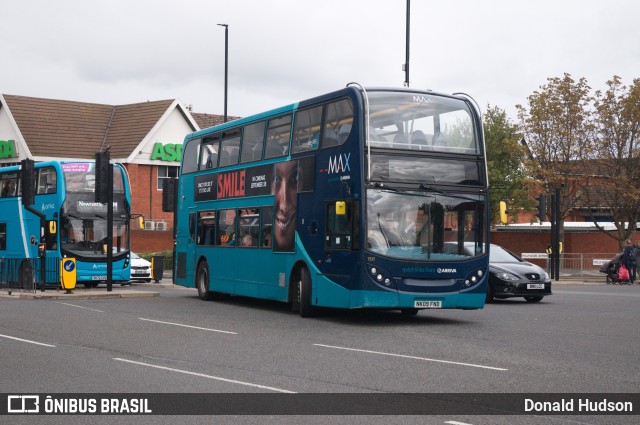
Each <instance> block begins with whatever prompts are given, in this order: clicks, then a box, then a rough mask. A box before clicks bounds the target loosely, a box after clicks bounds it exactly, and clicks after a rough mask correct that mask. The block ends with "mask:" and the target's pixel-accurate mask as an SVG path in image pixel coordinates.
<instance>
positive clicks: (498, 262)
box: [487, 244, 552, 303]
mask: <svg viewBox="0 0 640 425" xmlns="http://www.w3.org/2000/svg"><path fill="white" fill-rule="evenodd" d="M547 295H552V293H551V279H550V278H549V274H547V272H546V271H544V269H542V267H539V266H536V265H535V264H531V263H529V262H527V261H524V260H523V259H522V258H520V257H518V256H517V255H515V254H514V253H512V252H511V251H508V250H506V249H504V248H502V247H501V246H498V245H494V244H491V248H490V249H489V286H488V288H487V302H488V303H489V302H492V301H493V299H494V298H500V299H504V298H512V297H524V299H525V300H527V301H529V302H531V303H537V302H539V301H541V300H542V298H544V297H546V296H547Z"/></svg>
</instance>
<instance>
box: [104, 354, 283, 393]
mask: <svg viewBox="0 0 640 425" xmlns="http://www.w3.org/2000/svg"><path fill="white" fill-rule="evenodd" d="M113 360H117V361H119V362H125V363H131V364H136V365H140V366H147V367H152V368H155V369H162V370H168V371H170V372H178V373H184V374H185V375H192V376H198V377H200V378H207V379H214V380H216V381H222V382H229V383H231V384H238V385H246V386H248V387H254V388H260V389H262V390H269V391H275V392H279V393H288V394H295V393H296V392H295V391H289V390H283V389H281V388H275V387H268V386H266V385H260V384H253V383H251V382H244V381H237V380H235V379H227V378H221V377H219V376H212V375H205V374H204V373H197V372H190V371H188V370H182V369H174V368H172V367H165V366H158V365H154V364H150V363H142V362H136V361H133V360H126V359H121V358H114V359H113Z"/></svg>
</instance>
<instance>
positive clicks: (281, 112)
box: [174, 84, 489, 316]
mask: <svg viewBox="0 0 640 425" xmlns="http://www.w3.org/2000/svg"><path fill="white" fill-rule="evenodd" d="M176 194H177V200H176V223H177V225H176V247H175V253H176V254H175V257H174V261H175V265H174V266H175V283H176V284H178V285H183V286H186V287H196V288H197V289H198V293H199V295H200V297H201V298H202V299H211V298H216V297H219V296H221V295H223V294H232V295H242V296H249V297H257V298H266V299H273V300H278V301H282V302H287V303H290V304H291V305H292V306H293V309H294V310H296V311H298V312H299V313H300V314H301V315H302V316H308V315H311V314H313V313H314V311H315V310H316V307H333V308H344V309H358V308H379V309H398V310H400V311H401V312H402V313H403V314H408V315H412V314H416V313H417V312H418V311H419V310H421V309H447V308H458V309H479V308H482V307H483V306H484V301H485V294H486V288H487V279H488V275H487V272H488V247H489V243H488V242H489V241H488V238H489V234H488V231H489V223H488V216H489V209H488V202H489V196H488V181H487V169H486V154H485V146H484V139H483V131H482V121H481V116H480V112H479V110H478V108H477V105H476V104H475V102H474V101H473V100H472V99H471V98H470V97H468V96H466V95H446V94H441V93H435V92H432V91H421V90H413V89H411V90H409V89H388V88H375V89H374V88H370V89H365V88H363V87H361V86H360V85H358V84H350V85H348V86H347V87H346V88H344V89H341V90H338V91H335V92H332V93H328V94H325V95H322V96H318V97H315V98H313V99H309V100H305V101H301V102H299V103H295V104H292V105H288V106H285V107H282V108H279V109H274V110H271V111H268V112H264V113H261V114H257V115H253V116H250V117H245V118H242V119H239V120H236V121H232V122H227V123H224V124H221V125H218V126H215V127H211V128H208V129H205V130H201V131H198V132H195V133H193V134H190V135H188V136H187V137H186V139H185V143H184V147H183V157H182V166H181V169H180V175H179V181H178V186H177V193H176Z"/></svg>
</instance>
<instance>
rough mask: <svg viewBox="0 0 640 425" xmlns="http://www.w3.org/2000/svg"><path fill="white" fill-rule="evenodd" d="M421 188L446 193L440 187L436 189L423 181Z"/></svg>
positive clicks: (441, 193)
mask: <svg viewBox="0 0 640 425" xmlns="http://www.w3.org/2000/svg"><path fill="white" fill-rule="evenodd" d="M419 188H420V190H424V191H429V192H435V193H439V194H440V195H445V192H444V191H442V190H440V189H436V188H435V187H433V186H429V185H428V184H424V183H421V184H420V186H419Z"/></svg>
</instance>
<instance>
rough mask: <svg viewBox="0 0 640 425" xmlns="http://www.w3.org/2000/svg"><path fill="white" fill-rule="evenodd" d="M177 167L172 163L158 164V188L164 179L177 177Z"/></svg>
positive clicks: (160, 188) (160, 187)
mask: <svg viewBox="0 0 640 425" xmlns="http://www.w3.org/2000/svg"><path fill="white" fill-rule="evenodd" d="M178 168H179V167H177V166H173V165H159V166H158V190H162V182H163V180H164V179H171V178H177V177H178ZM114 180H115V179H114Z"/></svg>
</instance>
